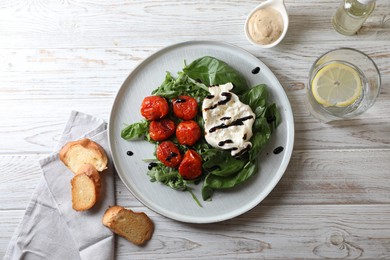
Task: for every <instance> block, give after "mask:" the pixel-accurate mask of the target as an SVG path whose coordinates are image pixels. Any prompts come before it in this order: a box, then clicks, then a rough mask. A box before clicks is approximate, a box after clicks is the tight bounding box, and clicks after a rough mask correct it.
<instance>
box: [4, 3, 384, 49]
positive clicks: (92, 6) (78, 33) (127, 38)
mask: <svg viewBox="0 0 390 260" xmlns="http://www.w3.org/2000/svg"><path fill="white" fill-rule="evenodd" d="M258 4H259V2H258V1H254V0H252V1H245V2H237V1H232V0H225V1H211V2H208V3H207V7H201V6H199V5H198V3H197V2H196V1H185V2H183V1H150V0H149V1H130V0H129V1H117V2H115V4H112V3H108V2H107V1H93V2H91V1H77V2H73V1H72V2H69V1H67V2H61V3H57V2H47V1H37V2H35V1H34V2H31V3H25V2H22V1H17V2H15V1H5V2H2V3H1V4H0V17H2V23H1V30H2V39H1V41H0V47H18V48H26V47H28V48H29V47H33V46H34V47H42V46H45V47H50V46H51V47H53V46H57V47H79V46H83V47H86V46H88V47H93V46H112V45H116V46H129V45H132V44H134V43H136V44H137V45H138V46H150V45H152V44H155V43H158V44H161V45H168V44H170V43H172V41H185V40H193V39H199V40H210V39H214V40H221V41H228V42H231V41H233V42H234V43H236V44H239V45H240V46H243V47H247V46H249V45H250V44H249V43H248V42H247V41H246V39H245V36H244V32H243V26H244V22H245V19H246V17H247V15H248V14H249V13H250V11H251V10H252V9H253V8H254V7H255V6H257V5H258ZM338 4H339V3H338V2H337V1H315V2H313V1H312V2H310V5H308V2H307V1H302V0H300V1H290V2H287V3H286V5H287V8H288V11H289V14H290V21H291V22H290V23H291V24H290V28H289V32H288V34H287V35H286V38H285V41H286V42H288V43H294V44H295V43H297V42H299V44H300V43H302V42H311V43H313V42H315V43H317V42H321V41H324V40H327V41H331V40H334V41H340V42H342V41H345V40H347V41H348V37H344V36H341V35H339V34H337V33H336V32H335V31H334V30H333V28H332V25H331V22H330V21H331V17H332V16H333V14H334V13H335V11H336V9H337V7H338ZM389 9H390V3H389V2H388V1H378V7H377V8H376V10H375V12H374V13H373V14H372V16H371V17H370V18H369V20H368V21H367V23H366V24H365V27H364V28H363V29H362V31H361V33H360V35H359V37H357V39H359V41H364V40H367V39H368V40H383V41H388V40H389V39H390V34H389V33H388V27H389V22H388V15H389V13H388V10H389ZM386 15H387V16H386ZM173 24H174V26H172V25H173ZM58 32H61V33H58ZM102 32H104V33H102Z"/></svg>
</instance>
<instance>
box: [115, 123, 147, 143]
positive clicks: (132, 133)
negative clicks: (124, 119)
mask: <svg viewBox="0 0 390 260" xmlns="http://www.w3.org/2000/svg"><path fill="white" fill-rule="evenodd" d="M148 129H149V123H148V121H146V120H143V121H141V122H137V123H134V124H131V125H128V126H127V127H125V128H124V129H123V130H122V131H121V137H122V138H123V139H125V140H134V139H139V138H141V137H143V136H145V135H147V134H148Z"/></svg>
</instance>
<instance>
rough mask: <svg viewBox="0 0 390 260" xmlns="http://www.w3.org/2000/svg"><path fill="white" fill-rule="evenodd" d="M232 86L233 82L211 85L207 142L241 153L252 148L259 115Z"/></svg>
mask: <svg viewBox="0 0 390 260" xmlns="http://www.w3.org/2000/svg"><path fill="white" fill-rule="evenodd" d="M231 89H233V84H232V83H226V84H224V85H215V86H210V87H209V91H210V95H209V96H207V97H206V98H205V99H204V100H203V104H202V114H203V119H204V122H205V124H204V127H205V138H206V141H207V143H209V144H210V145H211V146H213V147H216V148H220V149H224V150H231V155H232V156H237V155H240V154H242V153H244V152H245V151H247V150H248V149H250V148H251V147H252V144H251V142H249V140H250V138H251V137H252V125H253V123H254V121H255V114H254V113H253V111H252V109H251V108H250V107H249V106H248V105H246V104H244V103H242V102H241V101H240V100H239V99H238V96H237V95H235V94H234V93H232V92H230V90H231Z"/></svg>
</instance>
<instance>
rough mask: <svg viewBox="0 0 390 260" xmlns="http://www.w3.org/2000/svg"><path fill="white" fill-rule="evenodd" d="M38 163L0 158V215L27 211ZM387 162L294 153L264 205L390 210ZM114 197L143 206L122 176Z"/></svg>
mask: <svg viewBox="0 0 390 260" xmlns="http://www.w3.org/2000/svg"><path fill="white" fill-rule="evenodd" d="M268 156H272V155H268ZM38 158H42V155H24V154H23V155H13V156H4V155H3V156H0V178H1V179H2V180H3V181H2V182H1V183H0V194H5V196H1V197H0V207H1V208H0V209H3V210H5V209H24V208H25V207H26V206H27V203H28V202H29V200H30V197H31V195H32V193H33V191H34V189H35V187H36V185H37V184H38V181H39V180H40V176H41V174H40V169H39V165H38V163H37V160H38ZM388 158H390V150H340V151H334V150H313V151H294V153H293V156H292V159H291V161H290V165H289V167H288V168H287V171H286V173H285V174H284V177H283V178H282V179H281V181H280V182H279V184H278V185H277V186H276V187H275V189H274V190H273V191H272V192H271V194H270V195H269V196H268V197H267V198H266V199H265V200H264V201H263V202H262V203H261V205H268V206H270V205H296V204H302V205H309V204H313V205H314V204H338V203H340V204H389V203H390V196H389V194H390V171H388V170H387V169H389V168H390V162H389V160H388ZM145 167H146V166H145ZM367 173H369V174H367ZM260 174H261V172H260ZM145 178H147V176H145ZM156 185H158V184H156ZM116 196H117V203H119V204H121V205H125V206H131V207H133V206H141V204H140V203H139V202H138V201H137V200H136V199H135V198H134V197H133V195H132V194H131V193H130V192H129V191H128V190H127V189H126V187H125V186H124V184H123V183H122V182H121V181H120V179H119V177H118V176H117V178H116Z"/></svg>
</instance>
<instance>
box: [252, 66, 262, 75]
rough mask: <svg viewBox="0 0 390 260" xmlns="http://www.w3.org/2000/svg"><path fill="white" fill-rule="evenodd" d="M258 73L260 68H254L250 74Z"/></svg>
mask: <svg viewBox="0 0 390 260" xmlns="http://www.w3.org/2000/svg"><path fill="white" fill-rule="evenodd" d="M259 71H260V67H256V68H254V69H253V70H252V74H257V73H259Z"/></svg>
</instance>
